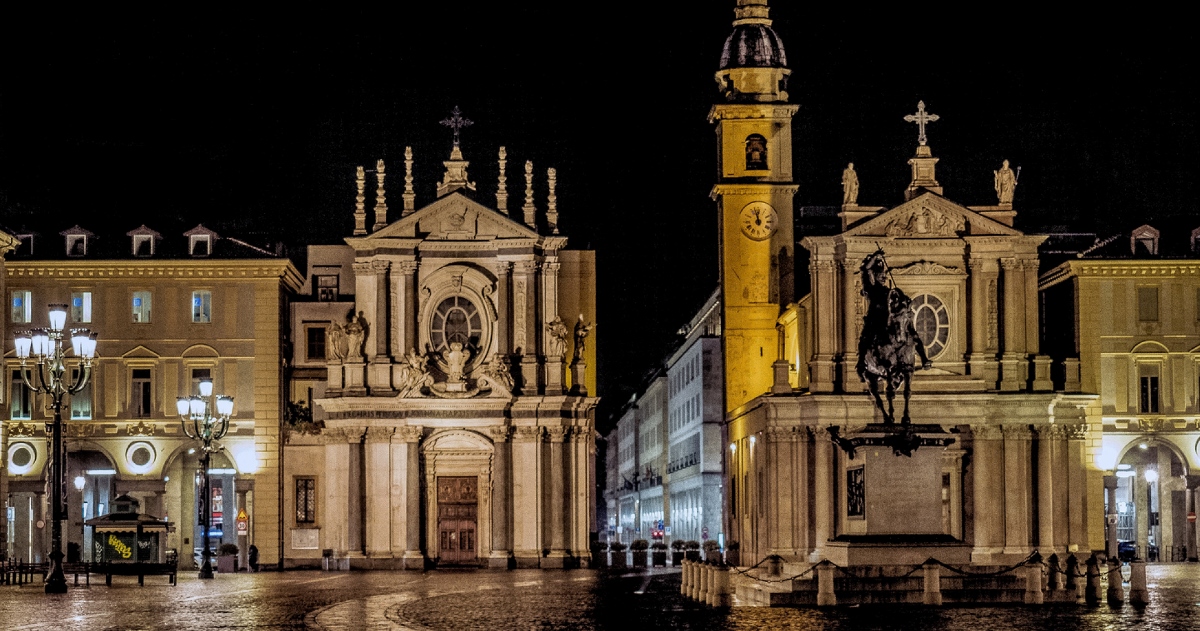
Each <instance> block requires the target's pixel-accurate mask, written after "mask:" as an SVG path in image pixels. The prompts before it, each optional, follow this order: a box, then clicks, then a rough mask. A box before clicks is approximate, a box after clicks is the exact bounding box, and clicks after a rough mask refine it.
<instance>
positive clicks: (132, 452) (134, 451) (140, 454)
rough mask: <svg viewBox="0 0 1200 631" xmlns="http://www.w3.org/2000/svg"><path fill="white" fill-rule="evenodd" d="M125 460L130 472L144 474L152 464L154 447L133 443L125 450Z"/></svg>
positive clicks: (148, 444) (147, 444)
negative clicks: (127, 462)
mask: <svg viewBox="0 0 1200 631" xmlns="http://www.w3.org/2000/svg"><path fill="white" fill-rule="evenodd" d="M125 458H126V459H127V460H128V461H129V470H130V471H133V472H134V473H145V472H146V471H147V470H149V469H150V465H152V464H154V447H153V446H152V445H150V443H143V442H138V443H133V444H132V445H130V446H129V448H128V449H126V450H125Z"/></svg>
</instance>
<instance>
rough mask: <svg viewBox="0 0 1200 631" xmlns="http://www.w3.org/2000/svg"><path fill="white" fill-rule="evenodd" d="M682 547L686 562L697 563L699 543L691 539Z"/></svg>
mask: <svg viewBox="0 0 1200 631" xmlns="http://www.w3.org/2000/svg"><path fill="white" fill-rule="evenodd" d="M683 547H684V548H685V549H686V550H685V555H686V556H687V560H688V561H699V560H700V542H699V541H696V540H695V539H692V540H691V541H688V542H687V543H684V544H683Z"/></svg>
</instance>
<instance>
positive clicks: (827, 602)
mask: <svg viewBox="0 0 1200 631" xmlns="http://www.w3.org/2000/svg"><path fill="white" fill-rule="evenodd" d="M836 569H837V566H835V565H834V564H832V563H830V562H829V561H821V562H820V563H819V564H818V565H817V606H818V607H833V606H836V605H837V594H835V593H833V572H834V571H835V570H836Z"/></svg>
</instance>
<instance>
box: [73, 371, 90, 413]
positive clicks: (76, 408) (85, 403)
mask: <svg viewBox="0 0 1200 631" xmlns="http://www.w3.org/2000/svg"><path fill="white" fill-rule="evenodd" d="M93 376H95V375H93ZM78 380H79V369H78V368H75V369H72V370H71V383H75V382H77V381H78ZM71 418H72V419H75V420H90V419H91V418H92V380H91V379H88V382H87V385H85V386H84V387H83V389H82V390H80V391H79V392H76V393H75V394H73V395H71Z"/></svg>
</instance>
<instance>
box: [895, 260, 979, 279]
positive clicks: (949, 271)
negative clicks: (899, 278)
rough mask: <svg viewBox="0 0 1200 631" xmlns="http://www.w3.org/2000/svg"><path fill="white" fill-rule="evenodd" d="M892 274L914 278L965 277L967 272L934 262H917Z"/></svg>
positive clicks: (899, 268) (897, 269) (896, 269)
mask: <svg viewBox="0 0 1200 631" xmlns="http://www.w3.org/2000/svg"><path fill="white" fill-rule="evenodd" d="M892 274H895V275H901V274H904V275H913V276H939V275H953V276H965V275H966V272H964V271H962V270H961V269H959V268H957V267H946V266H945V265H942V264H940V263H934V262H933V261H916V262H914V263H909V264H908V265H905V266H904V267H897V268H893V269H892Z"/></svg>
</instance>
